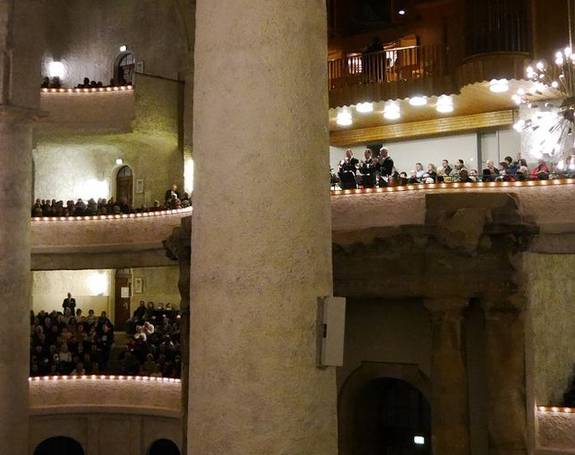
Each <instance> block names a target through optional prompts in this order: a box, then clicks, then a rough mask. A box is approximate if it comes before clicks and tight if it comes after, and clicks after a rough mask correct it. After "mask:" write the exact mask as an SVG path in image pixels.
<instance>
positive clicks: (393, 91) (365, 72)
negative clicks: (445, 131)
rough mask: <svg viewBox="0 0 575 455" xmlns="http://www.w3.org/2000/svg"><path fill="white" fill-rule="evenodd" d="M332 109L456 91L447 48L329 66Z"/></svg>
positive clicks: (404, 50) (394, 52)
mask: <svg viewBox="0 0 575 455" xmlns="http://www.w3.org/2000/svg"><path fill="white" fill-rule="evenodd" d="M328 76H329V97H330V103H329V104H330V107H339V106H346V105H352V104H357V103H359V102H363V101H377V100H385V99H403V98H407V97H409V96H413V94H414V93H417V94H420V95H427V96H432V95H441V94H443V93H450V92H452V91H453V88H454V87H453V85H452V82H451V79H450V78H449V77H448V76H449V74H448V71H447V48H446V47H445V46H442V45H430V46H410V47H401V48H393V49H387V50H385V51H381V52H373V53H367V54H357V55H353V56H347V57H345V58H341V59H336V60H331V61H329V62H328Z"/></svg>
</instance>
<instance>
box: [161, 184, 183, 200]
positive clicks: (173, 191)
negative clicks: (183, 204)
mask: <svg viewBox="0 0 575 455" xmlns="http://www.w3.org/2000/svg"><path fill="white" fill-rule="evenodd" d="M173 199H180V193H178V185H176V184H174V185H172V187H171V188H170V189H169V190H168V191H166V196H165V198H164V201H165V202H166V203H169V202H170V201H171V200H173Z"/></svg>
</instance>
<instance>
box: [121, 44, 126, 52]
mask: <svg viewBox="0 0 575 455" xmlns="http://www.w3.org/2000/svg"><path fill="white" fill-rule="evenodd" d="M127 50H128V46H126V45H125V44H122V45H121V46H120V52H126V51H127Z"/></svg>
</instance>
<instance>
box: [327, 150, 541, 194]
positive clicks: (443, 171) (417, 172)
mask: <svg viewBox="0 0 575 455" xmlns="http://www.w3.org/2000/svg"><path fill="white" fill-rule="evenodd" d="M550 174H551V171H550V168H549V166H548V165H547V163H546V162H545V161H544V160H539V162H538V163H537V165H536V166H535V167H533V168H532V169H529V167H528V165H527V161H526V160H525V159H521V158H520V159H517V160H514V159H513V158H511V157H510V156H508V157H506V158H505V159H504V160H503V161H501V162H500V163H497V164H496V163H494V162H493V161H491V160H488V161H487V162H486V165H485V167H484V168H483V169H482V170H481V173H480V172H478V170H477V169H471V168H469V167H468V166H467V164H466V163H465V161H464V160H462V159H459V160H457V161H456V162H454V163H450V162H449V161H448V160H446V159H444V160H442V162H441V165H435V164H434V163H428V164H427V166H424V165H423V163H416V164H415V168H414V169H413V170H411V171H410V172H409V174H408V173H407V172H406V171H398V170H397V169H396V168H395V165H394V162H393V159H392V158H391V156H390V154H389V149H387V148H386V147H382V148H381V149H380V150H379V151H378V153H377V154H374V152H373V151H372V150H370V149H366V150H365V152H364V156H363V159H362V160H361V161H360V160H359V159H357V158H355V157H354V155H353V151H352V150H347V151H346V152H345V158H344V159H343V160H341V161H340V162H339V164H338V168H337V172H333V170H332V173H331V184H332V187H333V188H336V187H337V186H339V188H341V189H344V190H347V189H355V188H374V187H386V186H401V185H409V184H422V183H428V184H429V183H442V182H464V183H472V182H495V181H506V182H513V181H521V180H546V179H548V178H549V176H550Z"/></svg>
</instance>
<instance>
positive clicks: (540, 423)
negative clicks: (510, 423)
mask: <svg viewBox="0 0 575 455" xmlns="http://www.w3.org/2000/svg"><path fill="white" fill-rule="evenodd" d="M537 446H538V448H539V450H538V451H537V452H536V453H537V454H538V455H539V454H541V455H551V454H554V455H556V454H574V453H575V414H566V413H553V414H549V413H543V412H537Z"/></svg>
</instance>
